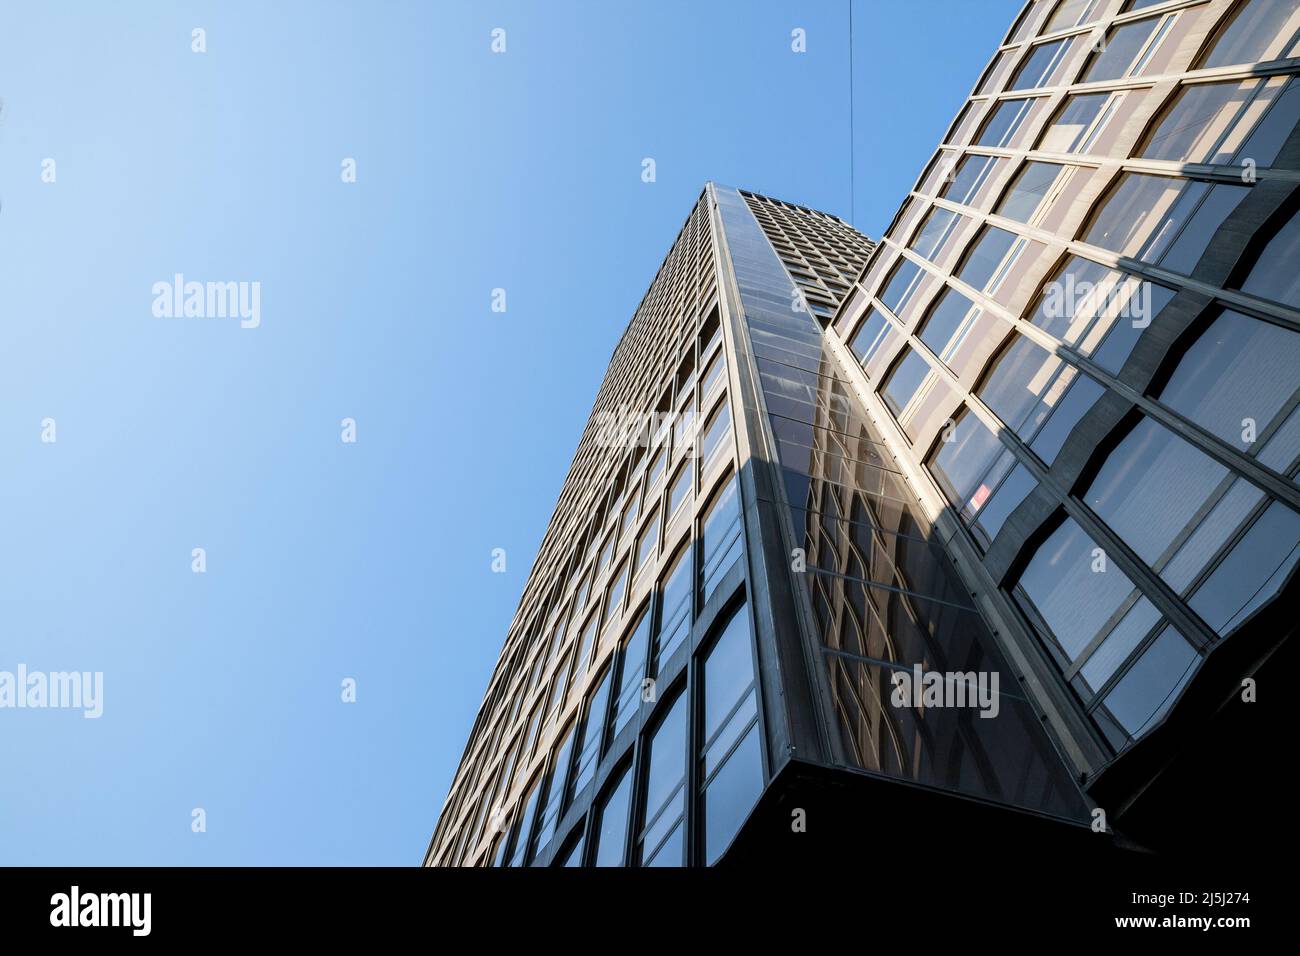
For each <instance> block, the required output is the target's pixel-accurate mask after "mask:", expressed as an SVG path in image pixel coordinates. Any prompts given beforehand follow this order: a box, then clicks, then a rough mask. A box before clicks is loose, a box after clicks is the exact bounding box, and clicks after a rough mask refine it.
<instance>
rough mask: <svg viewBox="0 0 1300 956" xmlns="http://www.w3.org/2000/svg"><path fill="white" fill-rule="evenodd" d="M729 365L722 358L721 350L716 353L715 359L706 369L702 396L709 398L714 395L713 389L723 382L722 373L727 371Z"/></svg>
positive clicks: (701, 388)
mask: <svg viewBox="0 0 1300 956" xmlns="http://www.w3.org/2000/svg"><path fill="white" fill-rule="evenodd" d="M726 368H727V363H726V361H725V360H724V359H723V357H722V350H721V349H719V350H718V351H717V352H716V353H714V356H713V358H712V359H711V360H710V361H709V364H708V366H707V367H706V368H705V369H704V382H703V384H702V385H701V386H700V395H702V396H703V397H705V398H708V397H709V396H710V395H711V394H713V387H714V386H715V385H717V384H718V382H720V381H722V373H723V372H724V371H725V370H726Z"/></svg>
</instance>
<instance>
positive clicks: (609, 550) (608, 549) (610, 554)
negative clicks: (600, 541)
mask: <svg viewBox="0 0 1300 956" xmlns="http://www.w3.org/2000/svg"><path fill="white" fill-rule="evenodd" d="M612 560H614V532H613V531H611V532H610V533H609V535H608V536H607V537H606V538H605V546H604V547H603V548H601V550H600V560H599V561H598V562H596V573H598V574H599V573H600V572H601V571H604V570H605V569H606V568H607V567H609V562H610V561H612Z"/></svg>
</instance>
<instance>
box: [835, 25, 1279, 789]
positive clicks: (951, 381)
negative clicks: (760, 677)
mask: <svg viewBox="0 0 1300 956" xmlns="http://www.w3.org/2000/svg"><path fill="white" fill-rule="evenodd" d="M1098 38H1100V39H1101V40H1102V42H1100V43H1097V42H1094V41H1096V40H1097V39H1098ZM1072 41H1073V42H1072ZM1298 41H1300V4H1298V3H1296V2H1292V0H1238V2H1195V0H1186V2H1163V3H1129V4H1119V3H1111V2H1105V0H1102V2H1093V3H1083V2H1075V0H1060V2H1058V0H1036V2H1033V3H1030V4H1027V6H1026V8H1025V10H1024V12H1023V14H1022V15H1021V17H1020V18H1019V19H1018V20H1017V23H1016V27H1015V29H1014V30H1013V31H1012V32H1011V34H1010V35H1009V36H1008V38H1007V40H1006V42H1005V43H1004V44H1003V45H1002V47H1001V48H1000V49H999V50H998V51H997V52H996V54H995V55H994V57H993V60H992V61H991V63H990V66H989V69H988V71H987V72H986V74H985V76H984V78H983V79H982V80H981V82H980V83H979V84H977V86H976V90H975V92H974V93H973V94H972V95H971V97H970V98H969V100H968V101H967V103H966V104H965V106H963V108H962V113H961V121H960V122H958V123H956V124H954V126H953V128H952V130H951V131H950V134H949V136H948V137H947V139H946V141H945V142H944V143H943V144H941V146H940V148H939V149H938V151H937V152H936V155H935V160H934V162H932V163H931V165H930V167H929V169H928V171H927V173H926V174H925V175H923V176H922V177H921V178H920V180H919V181H918V184H917V187H916V189H915V191H914V192H913V193H912V194H911V195H910V196H909V197H908V198H907V200H906V202H905V203H904V206H903V208H902V209H901V210H900V212H899V214H898V215H897V216H896V218H895V220H894V223H893V225H892V226H891V228H890V229H889V231H888V232H887V233H886V235H885V236H884V238H883V240H882V241H881V242H880V243H879V245H878V246H877V248H876V250H875V253H874V255H873V257H872V261H871V262H869V263H868V265H867V267H866V268H865V269H864V271H863V274H862V276H861V277H860V278H859V281H858V282H857V283H856V286H855V289H854V292H853V294H852V295H851V296H850V297H849V298H848V299H847V300H846V303H845V306H844V307H843V308H842V309H841V310H840V311H839V313H838V314H837V315H836V316H835V318H834V319H833V321H832V323H831V327H830V329H829V330H828V334H829V335H830V336H831V337H832V339H833V340H835V341H836V342H842V343H843V345H844V346H845V348H844V349H843V350H837V352H838V354H841V355H849V356H851V357H852V359H853V362H852V364H853V365H854V366H856V368H855V370H854V374H853V375H852V376H850V379H851V384H852V385H853V386H854V387H855V388H856V389H858V390H859V391H860V392H861V393H862V394H863V395H864V397H865V400H866V402H867V404H868V406H869V408H870V410H871V413H872V414H873V415H875V416H876V417H877V418H878V420H879V421H880V423H881V425H882V430H881V433H880V435H879V436H878V440H879V441H880V442H881V443H882V444H883V445H884V446H885V447H887V448H888V450H889V453H890V454H891V455H893V456H895V457H896V458H897V459H900V460H901V461H903V462H904V463H905V464H904V466H903V467H901V468H900V470H901V471H903V472H905V474H906V479H907V480H908V481H912V482H917V483H918V484H919V486H920V487H921V488H922V494H921V498H922V500H923V501H927V500H928V507H926V508H925V511H926V513H927V516H928V517H930V518H931V519H934V520H939V521H943V520H945V518H944V517H941V516H944V515H951V516H952V519H955V525H954V528H955V533H956V534H957V535H958V537H957V539H955V541H954V544H955V546H956V549H957V550H958V551H961V552H962V553H963V554H964V555H966V556H967V557H968V558H969V560H963V561H960V562H959V563H961V564H962V565H963V567H965V568H966V569H967V571H968V573H967V574H966V575H965V577H966V579H967V582H968V584H971V586H972V587H973V588H974V589H975V590H978V591H980V592H981V593H986V594H988V595H989V597H990V600H991V601H993V602H994V603H995V604H996V605H997V606H998V607H999V608H1004V607H1006V608H1009V609H1010V610H1009V617H1010V621H1011V622H1012V624H1013V625H1014V626H1012V627H1011V628H1009V631H1010V633H1009V634H1008V635H1007V636H1006V637H1005V641H1009V642H1012V643H1016V644H1018V645H1019V646H1021V647H1022V648H1030V649H1031V651H1032V653H1033V654H1034V655H1035V657H1036V659H1039V660H1042V659H1045V660H1046V661H1048V662H1050V666H1049V667H1048V668H1047V670H1046V675H1047V676H1046V677H1045V678H1044V680H1045V682H1047V684H1048V685H1049V686H1050V687H1051V688H1055V687H1058V686H1059V687H1060V688H1068V693H1066V694H1061V693H1059V692H1058V691H1056V690H1054V689H1052V690H1048V691H1046V692H1045V696H1047V697H1050V698H1051V699H1052V700H1053V701H1054V702H1055V703H1056V705H1057V708H1058V715H1057V720H1056V721H1055V722H1054V723H1055V725H1056V729H1057V731H1058V732H1059V733H1060V735H1061V736H1062V737H1069V738H1070V739H1071V740H1073V741H1074V742H1075V744H1076V745H1077V746H1078V747H1079V749H1080V750H1082V751H1085V752H1086V753H1085V756H1084V757H1083V758H1082V759H1079V758H1076V769H1079V770H1080V771H1081V772H1082V773H1083V774H1085V775H1087V774H1089V773H1094V772H1096V771H1097V769H1099V768H1104V767H1105V766H1106V765H1107V764H1108V763H1109V762H1111V761H1113V760H1114V759H1115V758H1116V757H1117V756H1120V755H1123V754H1124V753H1125V752H1126V751H1127V750H1129V749H1130V748H1132V747H1133V745H1134V744H1135V742H1137V741H1139V740H1141V739H1142V738H1143V737H1144V736H1145V735H1147V734H1148V733H1150V732H1151V731H1152V730H1153V729H1154V728H1155V727H1157V726H1159V725H1160V723H1161V720H1162V718H1164V717H1165V716H1166V715H1167V714H1169V713H1170V711H1171V710H1172V709H1173V708H1174V707H1175V705H1176V703H1177V701H1178V699H1179V696H1180V694H1181V693H1182V692H1183V690H1184V689H1185V688H1186V687H1187V686H1188V684H1189V683H1190V682H1191V681H1192V680H1193V679H1194V678H1195V676H1196V674H1197V672H1198V671H1199V670H1200V669H1201V668H1202V667H1203V666H1204V664H1205V662H1206V661H1207V659H1209V658H1211V657H1212V656H1213V654H1214V652H1215V651H1216V649H1218V647H1219V646H1220V645H1221V644H1222V643H1223V642H1224V641H1225V639H1227V638H1229V637H1231V636H1233V635H1235V634H1237V633H1238V632H1240V631H1241V630H1242V629H1243V628H1248V627H1249V626H1250V623H1251V619H1252V616H1256V617H1257V616H1258V615H1259V614H1260V612H1262V611H1264V610H1265V609H1267V608H1268V607H1269V605H1270V604H1271V603H1274V602H1278V601H1280V600H1285V596H1286V595H1287V594H1288V592H1289V590H1290V589H1291V582H1292V577H1293V571H1294V569H1295V565H1296V563H1297V561H1298V560H1300V534H1297V528H1300V491H1298V489H1297V486H1296V482H1295V478H1296V473H1297V467H1296V466H1297V452H1300V448H1298V447H1297V439H1296V430H1297V428H1300V425H1298V424H1297V421H1296V414H1295V408H1296V405H1297V400H1298V399H1300V363H1298V362H1297V358H1298V357H1300V356H1297V354H1296V345H1297V343H1298V342H1300V339H1298V338H1297V334H1300V325H1298V324H1297V320H1298V319H1300V314H1298V313H1297V312H1296V311H1295V310H1296V307H1297V305H1298V304H1300V298H1298V297H1297V295H1296V294H1295V291H1294V289H1295V278H1294V277H1295V274H1296V269H1295V263H1296V261H1297V260H1296V251H1297V241H1296V236H1297V235H1300V229H1297V228H1296V226H1295V225H1294V223H1295V222H1296V221H1297V220H1296V215H1295V210H1296V208H1297V204H1298V203H1300V195H1298V194H1297V191H1296V190H1297V187H1296V172H1297V170H1300V136H1298V135H1297V131H1296V125H1297V121H1300V92H1297V91H1300V86H1298V85H1297V81H1296V79H1295V78H1294V76H1293V73H1295V72H1296V71H1297V68H1296V66H1295V63H1294V61H1293V60H1291V59H1289V58H1290V57H1292V56H1293V55H1294V54H1295V52H1296V50H1297V42H1298ZM1036 100H1042V101H1044V102H1043V103H1042V105H1041V107H1039V105H1038V104H1037V103H1036ZM972 131H978V132H977V133H976V134H975V135H972ZM1064 154H1068V156H1065V155H1064ZM1064 159H1068V160H1069V162H1068V163H1067V162H1064V161H1063V160H1064ZM956 221H968V222H970V223H971V227H970V228H969V229H967V230H965V231H962V230H954V231H953V233H952V235H951V236H950V237H948V238H947V239H946V240H945V241H944V244H943V248H942V253H941V254H939V255H936V254H934V252H933V250H934V249H935V248H936V247H937V241H936V236H937V235H938V229H937V227H933V228H932V227H931V225H930V224H934V223H946V222H956ZM917 223H923V224H925V225H923V226H922V227H921V228H920V229H918V227H917ZM1013 259H1014V261H1013ZM890 276H893V277H898V276H903V277H905V278H906V283H907V286H906V288H907V289H909V290H912V291H911V295H910V298H909V299H908V300H907V302H906V304H905V306H902V307H899V308H895V305H896V304H898V303H900V302H901V301H902V297H901V296H900V294H899V289H898V283H897V282H890V281H888V279H887V277H890ZM882 317H883V318H882ZM827 613H828V615H830V614H834V613H835V612H834V611H833V609H831V610H828V612H827ZM850 619H851V617H850ZM840 626H841V627H842V628H843V627H846V626H847V625H845V624H841V625H840ZM1266 626H1267V625H1266ZM1283 633H1284V632H1282V631H1278V633H1277V634H1276V635H1275V638H1274V639H1275V640H1276V639H1280V638H1281V637H1282V636H1283ZM855 639H856V638H855ZM1265 641H1267V637H1266V638H1265ZM1080 714H1082V715H1085V716H1086V721H1084V722H1082V723H1080V722H1079V721H1078V720H1077V718H1078V716H1079V715H1080Z"/></svg>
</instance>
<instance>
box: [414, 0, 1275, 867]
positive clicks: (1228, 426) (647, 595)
mask: <svg viewBox="0 0 1300 956" xmlns="http://www.w3.org/2000/svg"><path fill="white" fill-rule="evenodd" d="M1297 52H1300V0H1166V2H1159V3H1153V2H1142V0H1128V2H1121V0H1035V2H1032V3H1029V4H1027V5H1026V7H1025V9H1024V11H1023V12H1022V14H1021V15H1020V16H1019V18H1018V19H1017V20H1016V22H1015V24H1014V25H1013V26H1012V28H1011V30H1010V32H1009V33H1008V35H1007V38H1006V41H1005V43H1004V44H1003V45H1002V46H1001V47H1000V48H999V49H998V50H997V51H996V52H995V54H994V56H993V58H992V60H991V61H990V63H989V66H988V68H987V70H986V71H985V73H984V75H983V76H982V77H981V78H980V79H979V82H978V83H977V85H976V87H975V90H974V92H973V93H972V94H971V96H970V97H969V98H968V100H967V102H966V103H965V105H964V106H963V108H962V110H961V112H960V113H959V115H958V116H957V118H956V119H955V121H954V122H953V124H952V126H951V128H950V130H949V132H948V134H947V136H946V137H945V139H944V142H943V143H942V144H941V145H940V147H939V149H938V150H937V152H936V154H935V156H934V158H933V160H932V161H931V162H930V164H929V165H928V166H927V168H926V169H925V170H924V171H923V173H922V175H921V176H920V177H919V179H918V181H917V183H916V185H915V188H914V189H913V191H912V192H911V193H910V194H909V195H908V196H907V197H906V198H905V200H904V202H903V205H902V207H901V208H900V210H899V212H898V214H897V215H896V217H895V219H894V220H893V222H892V223H891V224H890V225H889V228H888V229H887V230H886V232H885V234H884V237H883V239H882V240H881V241H880V242H879V243H878V244H877V245H875V246H874V247H873V245H872V244H871V243H870V242H869V241H868V240H867V239H866V238H865V237H863V236H862V235H861V234H860V233H858V232H857V231H856V230H854V229H852V228H851V227H850V226H848V225H847V224H846V223H844V222H842V221H840V220H839V219H837V218H835V217H833V216H830V215H827V214H825V213H820V212H816V211H814V210H810V209H806V208H803V207H800V206H796V205H792V204H789V203H785V202H782V201H779V200H774V199H769V198H766V197H763V196H759V195H756V194H753V193H748V192H744V191H741V190H736V189H732V188H729V187H723V186H717V185H713V184H710V185H709V186H707V187H706V188H705V190H704V192H703V193H702V195H701V196H700V198H699V201H698V202H697V204H696V206H695V208H694V209H693V210H692V212H691V214H690V216H689V217H688V218H687V221H686V223H685V225H684V226H683V228H682V230H681V233H680V234H679V236H678V237H677V240H676V242H675V243H674V245H673V247H672V249H671V251H670V252H669V254H668V256H667V258H666V259H665V260H664V262H663V264H662V266H661V267H660V270H659V273H658V275H657V276H656V277H655V279H654V282H653V283H652V285H651V287H650V289H649V291H648V292H647V294H646V296H645V298H644V300H643V301H642V304H641V306H640V307H639V308H638V310H637V312H636V314H635V315H634V317H633V319H632V321H631V323H630V324H629V326H628V329H627V331H626V332H625V333H624V335H623V338H622V340H621V341H620V343H619V345H618V347H617V348H616V350H615V352H614V355H613V357H612V359H611V362H610V366H609V369H608V371H607V373H606V377H605V381H604V383H603V385H602V387H601V389H600V392H599V394H598V396H597V398H596V402H595V405H594V408H593V411H592V415H591V419H590V420H589V422H588V425H587V428H586V430H585V432H584V434H583V436H582V439H581V441H580V443H579V446H578V450H577V453H576V455H575V457H574V462H573V465H572V467H571V470H570V473H569V476H568V478H567V480H566V482H565V485H564V489H563V491H562V493H561V496H560V500H559V502H558V504H557V506H556V510H555V513H554V515H553V517H552V519H551V524H550V527H549V528H548V530H547V533H546V536H545V538H544V540H543V542H542V545H541V549H540V551H539V555H538V558H537V561H536V564H535V566H534V568H533V570H532V573H531V574H530V577H529V580H528V583H527V585H526V587H525V591H524V594H523V597H522V599H521V602H520V605H519V609H518V611H517V613H516V616H515V619H514V622H513V624H512V626H511V628H510V632H509V635H508V637H507V640H506V644H505V647H504V649H503V651H502V654H501V657H500V660H499V663H498V665H497V669H496V672H495V674H494V676H493V678H492V681H491V683H490V685H489V688H488V691H487V694H486V695H485V699H484V702H483V705H482V707H481V709H480V712H479V715H478V718H477V720H476V722H475V725H474V729H473V732H472V734H471V737H470V740H469V742H468V745H467V748H466V751H465V755H464V758H463V760H462V763H461V766H460V768H459V770H458V772H457V775H456V778H455V781H454V783H453V785H452V788H451V792H450V794H449V796H448V798H447V801H446V804H445V806H444V809H443V812H442V816H441V818H440V820H439V823H438V827H437V830H436V831H435V833H434V835H433V838H432V841H431V843H430V846H429V849H428V852H427V855H426V863H428V864H430V865H439V866H448V865H459V866H582V865H587V866H681V865H712V864H717V863H723V864H725V863H728V862H737V861H738V862H744V861H753V860H762V859H772V858H779V857H782V856H785V855H787V854H797V852H798V851H799V848H810V847H816V848H817V851H816V852H818V853H826V852H837V851H838V850H839V849H841V848H844V847H849V846H856V847H861V846H864V845H867V844H870V845H872V846H877V845H879V844H880V842H881V841H884V840H886V839H887V838H888V837H889V834H891V833H904V834H907V835H909V836H914V835H915V834H919V833H926V834H929V835H931V836H935V837H937V838H939V839H947V837H946V836H945V834H946V833H948V832H949V831H950V830H951V829H952V828H953V827H957V826H960V827H964V828H966V829H965V832H967V833H969V832H971V831H972V830H975V829H978V830H981V831H991V832H994V833H1010V832H1012V831H1013V830H1014V831H1015V832H1016V833H1017V839H1018V840H1020V842H1021V843H1028V842H1037V841H1039V840H1040V837H1041V838H1043V839H1047V840H1052V839H1055V838H1056V836H1057V835H1064V836H1063V839H1064V840H1066V841H1067V842H1068V841H1070V840H1075V839H1076V835H1083V839H1086V840H1092V839H1093V835H1094V834H1095V833H1097V832H1098V831H1099V830H1100V832H1101V834H1102V835H1100V836H1097V837H1096V839H1097V840H1099V841H1107V840H1110V839H1111V838H1112V836H1114V835H1121V836H1122V840H1121V841H1120V842H1124V841H1128V842H1136V843H1145V844H1149V845H1152V846H1156V847H1159V846H1160V845H1161V842H1162V840H1167V839H1168V838H1169V833H1170V830H1171V829H1175V830H1176V828H1177V827H1179V826H1181V825H1183V821H1184V819H1185V817H1186V815H1189V814H1194V812H1195V808H1190V809H1189V807H1188V805H1187V802H1186V801H1185V799H1184V794H1183V792H1182V789H1181V788H1184V787H1185V780H1186V776H1185V774H1186V768H1187V767H1188V766H1189V765H1193V766H1194V765H1196V764H1198V763H1200V762H1203V761H1205V760H1209V759H1214V757H1213V755H1212V754H1210V753H1209V752H1208V751H1207V748H1209V747H1210V744H1209V743H1208V742H1209V741H1216V740H1221V738H1222V737H1223V735H1224V734H1237V735H1239V737H1240V738H1244V737H1247V736H1250V737H1257V736H1258V734H1257V732H1256V731H1255V730H1251V729H1242V728H1244V725H1238V724H1237V723H1233V721H1237V720H1239V719H1240V718H1239V716H1237V713H1238V712H1237V711H1234V710H1233V709H1232V702H1233V701H1234V700H1237V699H1238V696H1237V695H1238V692H1239V691H1240V690H1241V688H1242V687H1243V681H1247V682H1249V681H1250V680H1254V679H1255V678H1260V679H1261V680H1262V679H1263V678H1262V676H1261V675H1264V674H1265V673H1268V672H1267V670H1266V664H1267V662H1269V661H1273V662H1274V663H1273V665H1272V666H1274V667H1275V668H1279V670H1275V671H1274V673H1277V674H1278V675H1279V676H1278V680H1279V681H1284V680H1285V677H1284V675H1283V674H1282V672H1281V671H1280V668H1281V667H1282V665H1281V664H1278V663H1277V662H1278V661H1281V660H1283V659H1284V657H1283V655H1282V653H1281V650H1280V649H1282V648H1284V647H1285V639H1286V637H1287V636H1289V634H1290V632H1291V631H1292V630H1293V629H1294V627H1295V623H1294V613H1293V611H1292V609H1293V608H1294V606H1295V598H1296V594H1295V590H1296V584H1295V580H1294V569H1295V564H1296V562H1297V560H1298V559H1300V488H1297V485H1296V482H1295V476H1296V474H1297V470H1298V468H1300V412H1298V411H1297V406H1298V405H1300V268H1297V267H1298V266H1300V248H1298V246H1300V219H1297V217H1296V213H1297V210H1300V135H1298V134H1297V130H1296V126H1297V121H1298V120H1300V85H1297V83H1298V82H1300V81H1295V80H1293V74H1294V73H1296V72H1300V59H1296V58H1295V56H1294V55H1295V54H1296V53H1297ZM629 423H634V425H635V427H632V428H627V427H625V426H627V425H628V424H629ZM926 674H929V675H939V678H940V679H939V682H938V683H937V684H935V688H936V691H935V696H933V697H925V698H922V697H921V696H914V697H911V698H909V697H907V696H906V694H904V695H903V696H902V697H901V698H900V688H906V687H909V686H912V684H911V683H910V682H911V681H913V680H915V681H919V679H920V677H921V676H922V675H926ZM977 683H978V686H979V689H980V692H979V693H978V694H977V693H976V689H975V688H976V685H977ZM1275 686H1279V685H1275ZM1225 715H1226V716H1225ZM1225 728H1229V729H1225ZM1216 735H1217V736H1216ZM1240 742H1241V744H1242V746H1246V745H1247V744H1246V741H1245V740H1244V739H1242V740H1240ZM1198 746H1199V747H1200V748H1201V749H1200V751H1198V749H1197V748H1198ZM1214 746H1219V744H1218V743H1216V744H1215V745H1214ZM1255 762H1256V763H1259V761H1255ZM1098 809H1100V810H1103V811H1105V815H1104V821H1105V826H1104V827H1101V828H1099V827H1098V826H1097V819H1098V814H1097V811H1098ZM818 815H820V816H818ZM805 817H807V818H808V819H812V820H814V821H815V822H814V823H810V824H809V825H808V827H807V829H806V830H805V829H801V824H802V822H803V820H804V818H805ZM1017 828H1028V829H1017ZM817 832H820V833H821V834H822V835H821V836H820V837H818V836H816V833H817ZM805 833H806V834H810V835H809V836H807V837H805V836H803V834H805ZM1030 833H1032V834H1033V836H1032V838H1031V837H1028V836H1026V835H1027V834H1030ZM1062 845H1065V844H1062ZM1089 845H1090V846H1091V845H1092V844H1089Z"/></svg>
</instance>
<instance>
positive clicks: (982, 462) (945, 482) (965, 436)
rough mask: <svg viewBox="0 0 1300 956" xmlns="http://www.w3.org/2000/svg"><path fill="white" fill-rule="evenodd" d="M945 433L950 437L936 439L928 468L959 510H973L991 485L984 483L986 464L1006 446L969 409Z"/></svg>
mask: <svg viewBox="0 0 1300 956" xmlns="http://www.w3.org/2000/svg"><path fill="white" fill-rule="evenodd" d="M946 434H947V435H949V436H951V439H950V440H948V441H943V440H941V441H940V442H939V447H938V450H937V451H936V453H935V455H934V457H933V458H932V460H931V462H930V470H931V471H932V472H933V473H934V475H935V478H936V479H937V480H938V482H939V485H940V487H942V488H943V490H944V494H945V495H946V496H947V497H948V500H949V501H950V502H952V504H953V506H954V507H955V508H957V510H958V511H963V510H965V509H967V508H969V509H970V511H972V512H973V511H976V510H978V509H979V507H980V506H981V505H983V504H984V500H985V499H986V498H987V497H988V495H989V491H990V489H989V487H988V485H987V484H985V483H984V478H985V476H986V474H987V472H988V470H989V467H990V466H991V465H992V464H993V463H994V462H995V461H996V460H997V459H998V457H999V456H1001V455H1002V453H1003V452H1004V451H1005V450H1006V449H1005V447H1004V446H1003V444H1002V442H1000V441H998V438H997V436H996V435H994V434H993V433H992V432H991V431H989V430H988V429H987V428H985V427H984V423H983V422H981V421H980V420H979V418H978V417H977V416H976V415H974V414H972V413H971V412H969V411H968V412H965V413H964V414H963V415H962V416H961V418H960V420H959V421H958V422H957V424H956V425H955V426H954V427H953V428H952V430H951V431H950V432H947V433H946ZM998 478H1001V475H999V476H998Z"/></svg>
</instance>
